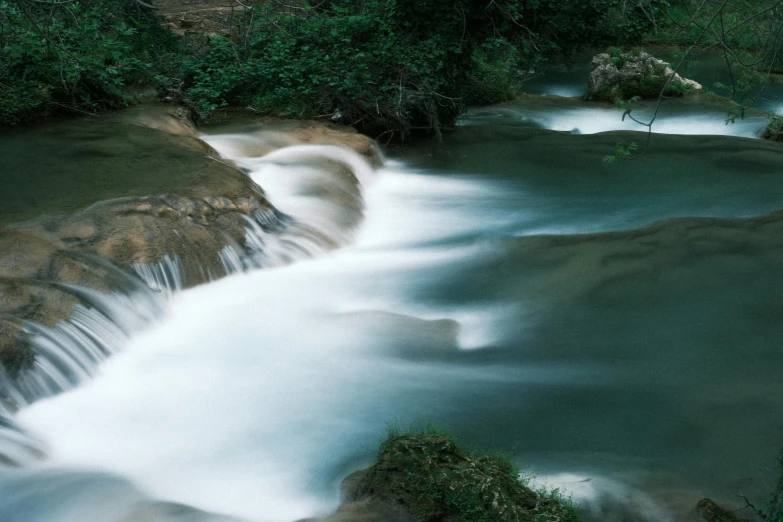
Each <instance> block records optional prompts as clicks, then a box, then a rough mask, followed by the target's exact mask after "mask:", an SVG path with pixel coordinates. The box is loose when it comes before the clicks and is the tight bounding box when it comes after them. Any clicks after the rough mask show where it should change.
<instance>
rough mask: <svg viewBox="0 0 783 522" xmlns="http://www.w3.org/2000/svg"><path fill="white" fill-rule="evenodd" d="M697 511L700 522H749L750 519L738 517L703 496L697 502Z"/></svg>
mask: <svg viewBox="0 0 783 522" xmlns="http://www.w3.org/2000/svg"><path fill="white" fill-rule="evenodd" d="M696 513H697V514H698V516H699V519H698V520H699V522H749V521H748V519H745V518H740V517H738V516H737V515H735V514H734V513H733V512H731V511H729V510H728V509H726V508H722V507H720V506H719V505H718V504H716V503H715V502H713V501H712V500H710V499H708V498H703V499H701V500H700V501H699V502H698V504H696Z"/></svg>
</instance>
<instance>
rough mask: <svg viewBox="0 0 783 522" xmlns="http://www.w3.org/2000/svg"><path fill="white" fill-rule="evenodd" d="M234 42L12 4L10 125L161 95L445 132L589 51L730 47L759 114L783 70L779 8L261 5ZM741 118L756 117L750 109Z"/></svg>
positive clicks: (696, 1) (392, 0)
mask: <svg viewBox="0 0 783 522" xmlns="http://www.w3.org/2000/svg"><path fill="white" fill-rule="evenodd" d="M238 5H239V6H241V8H239V10H238V15H237V16H236V17H235V18H234V17H232V21H233V27H231V28H230V29H229V30H228V31H227V34H230V36H211V37H207V36H202V35H190V36H187V37H178V36H176V35H174V34H172V33H171V32H169V31H168V30H167V29H164V28H163V27H162V26H161V24H160V23H158V20H157V19H156V17H155V15H154V10H152V9H151V8H150V6H149V5H148V4H147V3H146V2H144V1H139V0H136V1H135V2H134V1H133V0H0V47H1V48H2V60H1V61H0V124H9V123H11V124H12V123H17V122H20V121H24V120H28V119H33V118H38V117H42V116H46V115H49V114H52V113H66V114H77V113H80V112H94V111H101V110H106V109H114V108H118V107H122V106H124V105H126V104H128V103H132V102H133V101H134V100H135V97H134V95H133V94H132V93H133V92H135V91H134V90H133V89H132V87H133V86H146V87H150V86H156V87H158V88H159V89H160V90H161V92H165V93H166V94H167V95H168V96H170V97H174V98H176V99H179V100H181V101H186V102H188V103H191V104H192V107H194V108H195V109H196V110H197V111H198V113H199V115H200V116H201V117H203V118H208V117H209V116H210V114H211V113H212V112H213V111H214V110H215V109H218V108H221V107H224V106H227V105H241V106H244V107H250V108H251V109H253V110H255V111H256V112H258V113H263V114H274V115H279V116H286V117H298V118H324V119H332V120H333V121H339V122H341V123H345V124H349V125H355V126H357V127H359V128H360V129H361V130H363V131H365V132H367V133H369V134H372V135H376V136H379V135H385V136H386V137H388V138H391V137H397V138H400V137H404V136H406V135H407V134H409V133H410V132H412V131H415V130H417V129H421V130H425V131H428V132H434V133H435V134H439V133H440V132H441V131H442V130H443V129H447V128H449V127H450V126H452V125H453V124H454V122H455V120H456V117H457V115H458V114H459V113H460V112H461V111H462V110H463V108H464V107H465V106H466V105H470V104H487V103H493V102H498V101H502V100H505V99H508V98H510V97H512V96H514V95H515V94H516V92H517V88H518V86H519V84H520V82H521V81H523V80H524V79H525V78H526V77H529V76H530V75H533V74H536V73H537V72H539V71H540V70H542V69H543V68H544V67H545V65H546V64H547V63H549V62H551V61H553V60H556V59H563V58H568V57H569V56H570V55H572V53H574V51H576V50H578V49H579V48H580V47H583V46H590V47H599V46H605V45H627V44H635V43H639V42H641V41H642V40H645V39H646V40H647V41H654V42H657V43H661V44H676V45H679V46H682V48H683V49H684V50H685V52H686V53H687V52H688V50H689V49H690V48H691V47H692V46H701V47H704V46H706V47H711V48H716V49H721V50H723V52H724V53H725V55H726V62H727V67H729V68H730V69H731V70H732V71H733V72H735V73H736V74H733V75H732V78H733V80H734V81H732V82H731V84H730V85H726V86H724V89H723V90H724V91H725V94H726V95H727V96H730V97H732V98H734V99H735V100H737V101H739V102H740V106H741V107H746V106H748V105H750V104H752V102H753V99H754V97H755V96H758V95H759V92H760V88H759V86H760V85H763V83H764V81H765V79H766V78H767V77H768V74H769V73H770V72H772V71H775V70H779V69H780V68H781V63H783V52H781V46H783V2H781V1H779V0H760V1H755V0H754V1H750V0H736V1H732V2H703V1H700V0H479V1H475V0H332V1H331V2H320V3H317V4H315V3H314V5H312V6H311V5H310V3H308V2H307V1H306V0H291V1H290V2H286V3H285V5H286V8H285V9H281V7H280V6H281V3H280V2H273V1H262V0H258V1H257V2H256V3H255V5H254V4H252V3H241V2H238ZM739 115H740V116H741V113H740V114H739Z"/></svg>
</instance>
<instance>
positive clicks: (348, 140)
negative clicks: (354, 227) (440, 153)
mask: <svg viewBox="0 0 783 522" xmlns="http://www.w3.org/2000/svg"><path fill="white" fill-rule="evenodd" d="M214 119H215V121H216V122H217V124H216V126H215V128H217V129H219V130H220V131H221V132H230V131H231V129H232V128H241V129H242V130H243V131H245V132H246V131H247V128H248V126H250V125H253V126H256V130H254V131H251V132H250V134H252V136H253V138H254V139H253V140H252V142H250V141H248V143H247V147H246V149H245V150H243V151H242V153H243V154H244V155H245V156H247V157H254V156H255V157H260V156H265V155H266V154H269V153H270V152H272V151H274V150H277V149H280V148H283V147H290V146H292V145H336V146H340V147H346V148H349V149H351V150H353V151H355V152H357V153H358V154H361V155H362V156H364V157H365V158H366V159H367V160H368V161H369V162H370V164H371V165H372V166H373V167H376V168H377V167H380V166H381V164H382V159H381V156H380V153H379V151H378V147H377V145H376V143H375V141H373V140H372V139H371V138H369V137H367V136H365V135H364V134H359V133H358V132H357V131H356V129H353V128H351V127H346V126H343V125H336V124H332V123H322V122H318V121H299V120H298V121H293V120H281V119H278V118H270V117H259V116H256V115H254V114H253V113H249V112H247V111H241V110H238V109H232V110H226V111H223V112H222V113H220V114H218V115H217V116H215V118H214ZM205 130H206V131H207V132H210V131H211V129H210V127H207V128H206V129H205Z"/></svg>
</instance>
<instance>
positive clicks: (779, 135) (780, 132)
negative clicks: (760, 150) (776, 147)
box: [761, 116, 783, 142]
mask: <svg viewBox="0 0 783 522" xmlns="http://www.w3.org/2000/svg"><path fill="white" fill-rule="evenodd" d="M761 137H762V138H764V139H765V140H770V141H782V142H783V116H775V117H773V118H772V120H770V122H769V124H768V125H767V127H766V128H765V129H764V132H763V133H762V135H761Z"/></svg>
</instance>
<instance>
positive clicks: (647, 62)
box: [585, 50, 702, 102]
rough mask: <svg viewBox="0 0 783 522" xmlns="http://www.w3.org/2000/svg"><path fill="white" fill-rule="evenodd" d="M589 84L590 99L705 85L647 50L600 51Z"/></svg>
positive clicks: (672, 91)
mask: <svg viewBox="0 0 783 522" xmlns="http://www.w3.org/2000/svg"><path fill="white" fill-rule="evenodd" d="M592 65H593V70H592V72H590V78H589V80H588V84H587V94H586V95H585V99H587V100H599V101H612V102H613V101H615V100H617V99H629V98H632V97H634V96H639V97H640V98H657V97H658V95H659V94H660V92H661V90H663V93H664V95H665V96H682V95H684V94H689V93H693V92H696V91H700V90H702V86H701V85H700V84H699V83H697V82H695V81H693V80H688V79H687V78H683V77H682V76H680V75H679V74H677V73H676V72H674V70H672V68H671V67H670V66H669V64H668V63H666V62H664V61H663V60H659V59H658V58H655V57H654V56H652V55H651V54H649V53H647V52H645V51H630V52H621V51H618V50H613V51H611V52H609V53H601V54H597V55H595V56H594V57H593V61H592Z"/></svg>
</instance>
